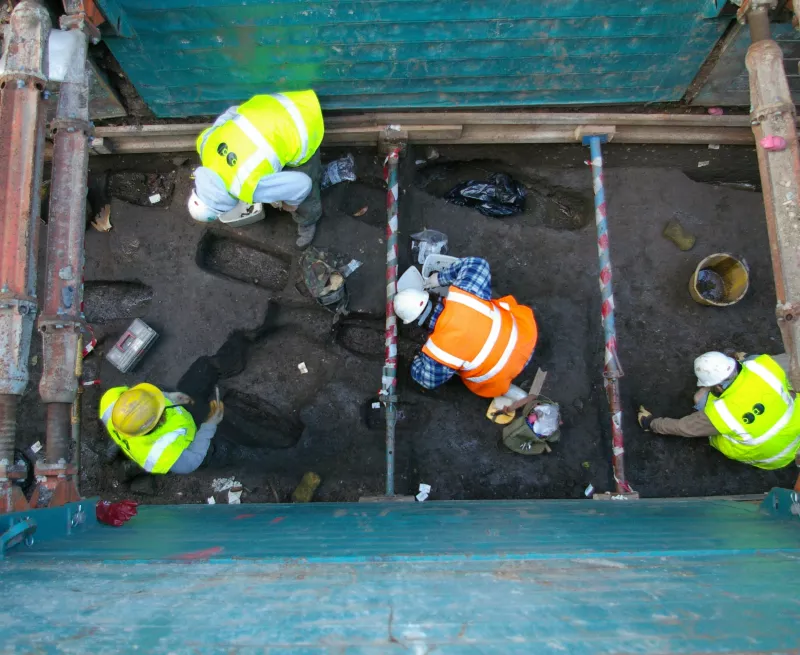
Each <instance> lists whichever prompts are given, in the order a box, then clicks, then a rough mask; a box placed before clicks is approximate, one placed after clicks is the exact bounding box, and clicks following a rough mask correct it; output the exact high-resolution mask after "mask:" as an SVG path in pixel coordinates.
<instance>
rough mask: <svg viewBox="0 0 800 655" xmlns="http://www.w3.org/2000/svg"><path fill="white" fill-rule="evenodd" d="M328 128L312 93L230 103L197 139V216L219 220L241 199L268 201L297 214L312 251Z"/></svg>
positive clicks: (192, 203) (301, 236) (193, 208)
mask: <svg viewBox="0 0 800 655" xmlns="http://www.w3.org/2000/svg"><path fill="white" fill-rule="evenodd" d="M324 132H325V127H324V124H323V121H322V110H321V109H320V106H319V100H317V95H316V94H315V93H314V92H313V91H295V92H291V93H273V94H271V95H258V96H255V97H253V98H251V99H250V100H248V101H247V102H245V103H244V104H242V105H239V106H238V107H231V108H230V109H228V110H227V111H226V112H225V113H224V114H222V115H221V116H220V117H219V118H217V120H216V121H214V124H213V125H212V126H211V127H209V128H208V129H207V130H204V131H203V133H202V134H200V136H199V137H198V138H197V152H198V154H199V155H200V161H201V163H202V166H201V167H200V168H198V169H197V170H196V171H195V173H194V177H195V188H194V191H193V192H192V195H191V197H190V198H189V213H190V214H191V215H192V218H194V219H195V220H197V221H201V222H208V221H213V220H215V219H217V218H218V217H219V216H220V215H222V214H224V213H226V212H229V211H231V210H232V209H234V208H235V207H236V205H237V204H238V202H239V201H242V202H244V203H247V204H252V203H256V202H261V203H269V204H272V205H274V206H276V207H279V208H281V209H283V210H285V211H288V212H291V214H292V217H293V218H294V221H295V223H297V236H298V238H297V245H298V247H300V248H305V247H306V246H308V245H309V244H310V243H311V241H312V240H313V239H314V233H315V231H316V229H317V228H316V224H317V221H319V219H320V217H321V216H322V202H321V199H320V178H321V176H322V166H321V164H320V159H319V146H320V144H321V143H322V136H323V134H324ZM287 166H288V167H292V168H294V169H295V170H293V171H284V170H283V169H284V168H286V167H287Z"/></svg>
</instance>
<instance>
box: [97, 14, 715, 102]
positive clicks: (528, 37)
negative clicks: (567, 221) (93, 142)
mask: <svg viewBox="0 0 800 655" xmlns="http://www.w3.org/2000/svg"><path fill="white" fill-rule="evenodd" d="M98 4H99V6H100V7H101V9H102V10H103V11H104V12H105V13H106V15H107V16H108V17H109V19H110V20H109V23H108V25H107V26H106V27H105V29H104V31H105V36H104V38H105V40H106V43H107V44H108V46H109V48H110V49H111V51H112V53H113V54H114V56H115V57H116V58H117V60H118V61H119V63H120V64H121V66H122V68H123V70H124V71H125V73H126V74H127V75H128V77H129V78H130V80H131V82H132V83H133V85H134V86H135V87H136V89H137V91H138V92H139V93H140V94H141V96H142V98H143V99H144V100H145V102H146V103H147V104H148V105H149V106H150V108H151V109H152V110H153V111H154V112H155V113H156V115H158V116H164V117H167V116H193V115H210V114H215V113H218V112H220V111H222V110H224V109H225V108H227V107H228V106H230V105H232V104H237V103H239V102H241V101H243V100H246V99H247V98H249V97H250V96H252V95H254V94H257V93H269V92H274V91H290V90H298V89H305V88H313V89H315V90H316V91H317V93H318V94H319V95H320V97H321V100H322V104H323V107H324V108H325V109H329V110H330V109H351V110H352V109H390V108H423V107H428V108H430V107H446V108H456V107H510V106H529V105H568V104H603V103H605V104H609V103H646V102H661V101H677V100H680V99H681V97H682V96H683V95H684V93H685V91H686V89H687V87H688V86H689V84H690V83H691V82H692V80H693V79H694V76H695V75H696V73H697V71H698V70H699V69H700V66H701V65H702V64H703V62H704V61H705V59H706V57H707V56H708V54H709V53H710V52H711V49H712V48H713V46H714V44H715V43H716V41H717V40H718V39H719V37H720V36H721V35H722V33H723V32H724V30H725V29H726V27H727V25H728V24H729V23H730V17H728V18H726V19H721V18H718V14H719V12H720V10H721V7H722V6H723V5H724V4H725V3H724V2H723V1H722V0H670V1H669V2H655V0H648V1H644V2H643V1H642V0H604V1H603V2H596V1H594V0H537V1H536V2H528V1H524V0H502V1H500V2H477V1H475V0H467V1H463V0H437V1H436V2H427V1H425V0H244V1H239V2H232V1H230V0H193V1H191V0H98ZM109 26H110V27H111V29H109ZM114 34H117V36H114Z"/></svg>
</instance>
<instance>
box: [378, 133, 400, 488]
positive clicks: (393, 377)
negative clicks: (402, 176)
mask: <svg viewBox="0 0 800 655" xmlns="http://www.w3.org/2000/svg"><path fill="white" fill-rule="evenodd" d="M399 160H400V149H399V148H395V149H393V150H391V151H390V152H389V155H388V157H387V158H386V166H385V168H384V177H385V179H386V213H387V223H386V361H385V363H384V366H383V375H382V377H381V401H382V402H383V404H384V407H385V408H386V495H387V496H394V436H395V435H394V432H395V426H396V424H397V408H396V407H395V402H396V401H397V317H396V316H395V313H394V296H395V294H396V293H397V200H398V197H399V195H400V193H399V188H398V183H397V165H398V162H399Z"/></svg>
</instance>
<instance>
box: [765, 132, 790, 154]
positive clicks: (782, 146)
mask: <svg viewBox="0 0 800 655" xmlns="http://www.w3.org/2000/svg"><path fill="white" fill-rule="evenodd" d="M759 143H760V144H761V147H762V148H764V150H769V151H770V152H780V151H781V150H786V139H784V138H783V137H782V136H773V135H770V136H765V137H764V138H763V139H761V141H759Z"/></svg>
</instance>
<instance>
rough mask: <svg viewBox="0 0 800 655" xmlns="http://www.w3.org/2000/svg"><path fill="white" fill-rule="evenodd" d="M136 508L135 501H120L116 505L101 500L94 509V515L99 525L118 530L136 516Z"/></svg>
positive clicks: (137, 504)
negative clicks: (102, 524) (109, 526)
mask: <svg viewBox="0 0 800 655" xmlns="http://www.w3.org/2000/svg"><path fill="white" fill-rule="evenodd" d="M138 506H139V503H137V502H136V501H135V500H121V501H120V502H118V503H110V502H108V501H107V500H101V501H100V502H99V503H97V505H96V507H95V515H96V516H97V520H98V521H99V522H100V523H104V524H105V525H111V526H113V527H115V528H118V527H120V526H121V525H122V524H123V523H126V522H127V521H130V520H131V519H132V518H133V517H134V516H136V514H137V509H136V508H137V507H138Z"/></svg>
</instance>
